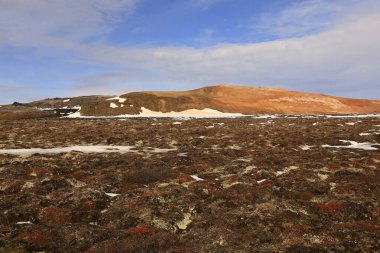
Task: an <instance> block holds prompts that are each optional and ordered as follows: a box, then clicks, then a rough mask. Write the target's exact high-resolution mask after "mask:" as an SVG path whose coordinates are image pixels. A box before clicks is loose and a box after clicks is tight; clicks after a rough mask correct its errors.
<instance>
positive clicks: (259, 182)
mask: <svg viewBox="0 0 380 253" xmlns="http://www.w3.org/2000/svg"><path fill="white" fill-rule="evenodd" d="M265 181H267V180H266V179H262V180H259V181H257V183H258V184H262V183H264V182H265Z"/></svg>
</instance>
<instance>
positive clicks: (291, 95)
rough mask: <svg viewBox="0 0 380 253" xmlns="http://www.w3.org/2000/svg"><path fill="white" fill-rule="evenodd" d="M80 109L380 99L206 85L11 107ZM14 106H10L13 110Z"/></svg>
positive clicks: (248, 107)
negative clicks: (195, 87) (186, 89)
mask: <svg viewBox="0 0 380 253" xmlns="http://www.w3.org/2000/svg"><path fill="white" fill-rule="evenodd" d="M17 106H18V107H19V108H24V109H25V108H28V110H32V108H33V109H34V110H35V108H45V111H48V110H46V109H47V108H55V109H56V108H67V109H68V108H74V109H75V108H80V115H81V116H116V115H125V114H134V115H137V114H140V113H141V111H144V110H145V111H155V112H162V113H168V112H172V111H174V112H180V111H186V110H192V109H197V110H203V109H206V108H207V109H213V110H217V111H219V112H223V113H241V114H247V115H249V114H370V113H380V101H376V100H365V99H350V98H340V97H334V96H328V95H323V94H316V93H303V92H296V91H289V90H286V89H271V88H257V87H245V86H232V85H217V86H209V87H204V88H200V89H195V90H189V91H142V92H132V93H127V94H123V95H120V96H118V97H110V96H86V97H75V98H66V99H62V98H56V99H45V100H41V101H36V102H32V103H28V104H17V105H10V106H5V107H4V106H3V107H2V108H0V118H1V115H2V114H1V113H2V111H4V110H8V111H12V110H14V111H17V110H15V109H14V108H15V107H17ZM12 108H13V109H12Z"/></svg>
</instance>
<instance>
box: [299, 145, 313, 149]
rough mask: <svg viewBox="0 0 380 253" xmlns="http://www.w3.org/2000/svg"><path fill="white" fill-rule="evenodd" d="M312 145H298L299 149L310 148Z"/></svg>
mask: <svg viewBox="0 0 380 253" xmlns="http://www.w3.org/2000/svg"><path fill="white" fill-rule="evenodd" d="M312 147H314V146H309V145H302V146H300V149H302V150H310V149H311V148H312Z"/></svg>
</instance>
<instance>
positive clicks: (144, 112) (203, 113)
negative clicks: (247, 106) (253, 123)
mask: <svg viewBox="0 0 380 253" xmlns="http://www.w3.org/2000/svg"><path fill="white" fill-rule="evenodd" d="M139 116H140V117H179V118H180V117H188V118H223V117H226V118H229V117H241V116H244V114H241V113H224V112H220V111H217V110H213V109H208V108H206V109H202V110H198V109H189V110H185V111H180V112H174V111H172V112H156V111H151V110H149V109H147V108H145V107H141V113H140V114H139Z"/></svg>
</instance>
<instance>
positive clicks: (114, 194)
mask: <svg viewBox="0 0 380 253" xmlns="http://www.w3.org/2000/svg"><path fill="white" fill-rule="evenodd" d="M105 194H106V195H107V196H108V197H111V198H115V197H117V196H120V194H117V193H110V192H105Z"/></svg>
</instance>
